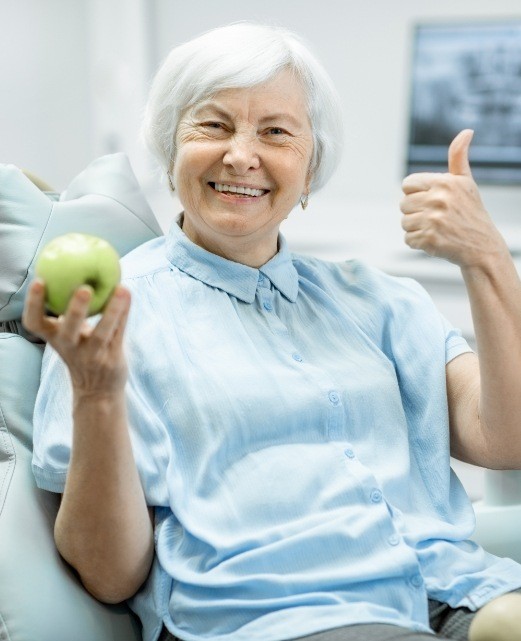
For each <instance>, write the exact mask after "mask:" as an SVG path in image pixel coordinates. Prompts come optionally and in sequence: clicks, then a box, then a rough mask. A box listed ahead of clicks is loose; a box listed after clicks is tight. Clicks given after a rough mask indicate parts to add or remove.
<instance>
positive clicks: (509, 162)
mask: <svg viewBox="0 0 521 641" xmlns="http://www.w3.org/2000/svg"><path fill="white" fill-rule="evenodd" d="M411 85H412V86H411V103H410V129H409V143H408V147H407V168H406V170H407V173H413V172H417V171H447V147H448V145H449V143H450V141H451V140H452V139H453V138H454V136H455V135H456V134H457V133H458V132H459V131H461V130H462V129H467V128H469V129H474V132H475V133H474V139H473V142H472V146H471V152H470V159H471V164H472V169H473V174H474V177H475V178H476V180H478V182H482V183H498V184H519V185H521V19H520V18H518V19H516V20H505V21H504V22H502V21H490V22H486V21H479V22H468V23H463V22H457V23H453V24H448V23H430V24H428V23H425V24H419V25H417V26H416V27H415V33H414V41H413V49H412V66H411Z"/></svg>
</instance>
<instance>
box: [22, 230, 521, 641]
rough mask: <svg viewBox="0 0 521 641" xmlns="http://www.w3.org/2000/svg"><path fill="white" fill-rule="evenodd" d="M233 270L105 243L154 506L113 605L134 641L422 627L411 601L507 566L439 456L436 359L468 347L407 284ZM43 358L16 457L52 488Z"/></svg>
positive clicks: (54, 369)
mask: <svg viewBox="0 0 521 641" xmlns="http://www.w3.org/2000/svg"><path fill="white" fill-rule="evenodd" d="M279 245H280V248H279V252H278V254H277V255H276V256H275V257H274V258H273V259H272V260H270V261H269V262H268V263H267V264H266V265H264V266H263V267H261V268H260V269H254V268H251V267H247V266H245V265H241V264H238V263H234V262H231V261H228V260H225V259H224V258H221V257H218V256H215V255H213V254H210V253H208V252H207V251H205V250H203V249H202V248H200V247H198V246H196V245H194V244H193V243H192V242H190V241H189V240H188V238H187V237H186V236H185V235H184V233H183V232H182V231H181V229H180V228H179V226H178V225H176V224H174V225H173V226H172V228H171V231H170V233H169V234H168V236H167V237H163V238H159V239H156V240H152V241H150V242H148V243H146V244H145V245H143V246H141V247H139V248H138V249H136V250H135V251H133V252H132V253H131V254H129V255H128V256H127V257H125V258H124V259H123V270H124V283H125V285H126V286H127V287H128V288H129V289H130V290H131V292H132V298H133V302H132V310H131V314H130V318H129V323H128V329H127V345H126V349H127V355H128V360H129V366H130V378H129V383H128V407H129V416H130V427H131V434H132V439H133V447H134V453H135V459H136V463H137V466H138V469H139V473H140V476H141V480H142V484H143V488H144V491H145V494H146V499H147V502H148V504H149V505H152V506H155V508H156V527H155V540H156V549H157V558H156V561H155V562H154V566H153V569H152V572H151V574H150V577H149V579H148V581H147V583H146V585H145V586H144V588H143V589H142V590H141V592H140V593H139V594H138V595H137V596H136V597H135V598H134V599H133V600H132V603H131V605H132V607H133V608H134V609H135V611H136V612H137V613H138V614H139V615H140V617H141V619H142V621H143V624H144V639H145V641H154V640H155V639H156V638H157V636H158V634H159V630H160V628H161V625H162V623H163V621H164V623H165V624H166V626H167V627H168V628H169V629H170V630H171V631H172V632H173V633H174V634H175V635H176V636H179V637H180V638H182V639H185V640H186V641H201V640H203V639H212V640H215V641H254V640H256V639H258V640H259V641H261V640H262V641H277V640H281V639H292V638H295V637H299V636H302V635H307V634H311V633H314V632H317V631H320V630H325V629H328V628H333V627H337V626H342V625H348V624H354V623H366V622H383V623H391V624H396V625H402V626H408V627H410V628H413V629H416V630H423V631H429V623H428V613H427V597H428V596H429V597H432V598H435V599H438V600H440V601H445V602H447V603H449V604H450V605H452V606H467V607H469V608H471V609H475V608H476V607H478V606H480V605H482V604H483V603H485V602H487V601H488V600H489V599H491V598H493V597H494V596H497V595H499V594H501V593H503V592H506V591H508V590H511V589H515V588H518V587H520V586H521V566H519V565H517V564H516V563H514V562H513V561H511V560H508V559H504V560H502V559H498V558H496V557H494V556H491V555H490V554H488V553H486V552H484V551H483V550H482V549H481V548H480V547H478V546H477V545H476V544H475V543H473V542H471V541H470V540H469V538H470V537H471V536H472V532H473V529H474V514H473V510H472V506H471V503H470V501H469V499H468V498H467V496H466V493H465V491H464V489H463V487H462V485H461V483H460V482H459V480H458V479H457V477H456V475H455V474H454V473H453V472H452V471H451V469H450V460H449V429H448V412H447V400H446V388H445V364H446V363H447V362H448V361H450V360H451V359H453V358H455V357H456V356H458V355H459V354H462V353H463V352H468V351H470V350H469V348H468V346H467V344H466V343H465V341H464V340H463V338H462V337H461V335H460V334H459V332H457V331H456V330H454V329H452V328H451V327H449V325H448V323H447V322H446V321H445V320H444V319H443V318H442V317H441V316H440V314H439V313H438V312H437V310H436V309H435V307H434V305H433V303H432V301H431V300H430V298H429V297H428V295H427V294H426V293H425V292H424V291H423V289H422V288H421V287H420V286H419V285H418V284H417V283H415V282H414V281H412V280H409V279H403V278H394V277H390V276H388V275H385V274H384V273H382V272H380V271H378V270H376V269H372V268H370V267H367V266H366V265H364V264H362V263H360V262H358V261H347V262H344V263H329V262H325V261H322V260H317V259H314V258H310V257H307V256H298V255H293V254H291V253H290V252H289V251H288V248H287V246H286V243H285V241H284V239H283V238H282V237H281V238H280V241H279ZM70 443H71V408H70V390H69V382H68V377H67V374H66V372H65V368H64V366H63V365H62V363H61V362H60V360H59V358H58V357H57V356H56V354H54V353H53V352H52V351H50V350H47V352H46V355H45V359H44V366H43V373H42V386H41V388H40V393H39V396H38V400H37V405H36V412H35V434H34V446H35V447H34V465H33V467H34V473H35V476H36V479H37V482H38V484H39V486H40V487H42V488H44V489H47V490H50V491H53V492H62V491H63V488H64V482H65V476H66V472H67V465H68V462H69V454H70Z"/></svg>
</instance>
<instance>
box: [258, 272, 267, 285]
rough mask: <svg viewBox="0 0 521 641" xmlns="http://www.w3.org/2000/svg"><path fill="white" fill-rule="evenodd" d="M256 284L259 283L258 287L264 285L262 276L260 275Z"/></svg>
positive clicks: (264, 280)
mask: <svg viewBox="0 0 521 641" xmlns="http://www.w3.org/2000/svg"><path fill="white" fill-rule="evenodd" d="M258 282H259V285H264V283H265V282H266V279H265V278H264V276H263V275H262V274H260V276H259V281H258Z"/></svg>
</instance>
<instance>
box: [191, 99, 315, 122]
mask: <svg viewBox="0 0 521 641" xmlns="http://www.w3.org/2000/svg"><path fill="white" fill-rule="evenodd" d="M206 109H208V110H211V111H212V112H213V113H215V114H216V115H218V116H220V117H221V118H228V119H230V118H231V117H232V116H231V114H230V113H229V112H228V111H227V110H226V109H225V108H224V107H221V106H220V105H218V104H217V103H215V102H203V103H201V104H200V105H197V106H196V107H195V109H194V115H195V116H197V115H198V113H199V112H200V111H205V110H206ZM281 120H282V121H286V122H289V123H290V124H291V125H293V126H294V127H302V125H303V123H302V122H301V121H299V120H297V118H294V117H293V116H292V115H291V114H289V113H285V112H283V111H281V112H275V113H272V114H268V115H267V116H263V117H262V118H261V119H260V122H261V123H268V122H280V121H281Z"/></svg>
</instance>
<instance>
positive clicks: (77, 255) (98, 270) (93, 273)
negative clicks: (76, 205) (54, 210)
mask: <svg viewBox="0 0 521 641" xmlns="http://www.w3.org/2000/svg"><path fill="white" fill-rule="evenodd" d="M35 273H36V275H37V276H39V277H40V278H43V280H44V281H45V304H46V307H47V309H48V310H49V311H50V312H52V313H53V314H56V315H57V316H59V315H60V314H63V313H64V312H65V310H66V309H67V305H68V304H69V300H70V299H71V296H72V295H73V293H74V292H75V291H76V289H78V287H80V286H81V285H88V286H89V287H91V288H92V291H93V293H92V298H91V301H90V305H89V310H88V315H89V316H92V315H94V314H97V313H98V312H100V311H102V310H103V308H104V306H105V304H106V303H107V301H108V300H109V298H110V296H111V294H112V292H113V291H114V288H115V287H116V285H117V284H118V283H119V279H120V277H121V270H120V266H119V256H118V253H117V252H116V250H115V249H114V247H112V245H111V244H110V243H108V242H107V241H106V240H103V238H98V237H97V236H90V235H89V234H79V233H70V234H64V235H63V236H58V237H57V238H54V239H53V240H51V241H50V242H49V243H48V244H47V245H45V247H44V248H43V249H42V251H41V252H40V254H39V256H38V259H37V261H36V268H35Z"/></svg>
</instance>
